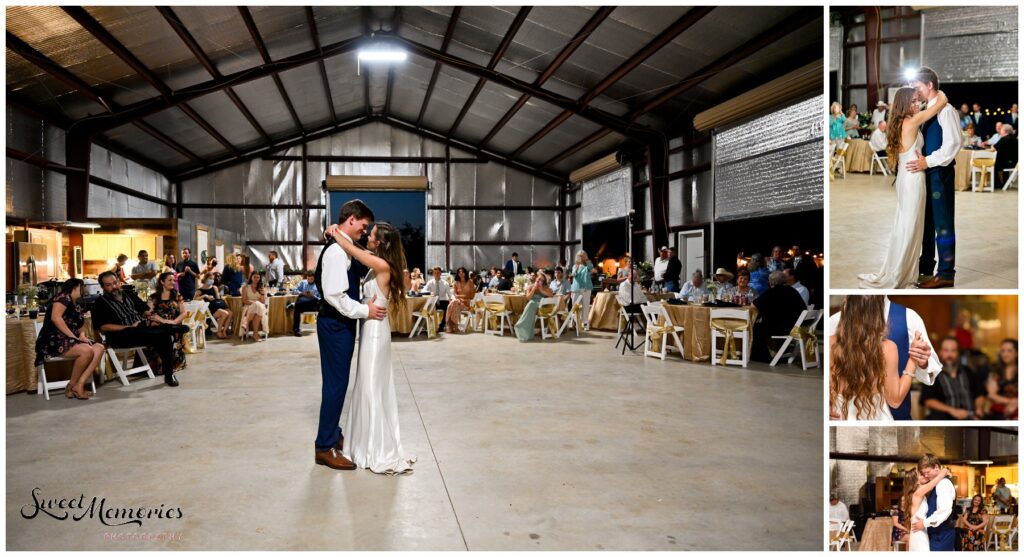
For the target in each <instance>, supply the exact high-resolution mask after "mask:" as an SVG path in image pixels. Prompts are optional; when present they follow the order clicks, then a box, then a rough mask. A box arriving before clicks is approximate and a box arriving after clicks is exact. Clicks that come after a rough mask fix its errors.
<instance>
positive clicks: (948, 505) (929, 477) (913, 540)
mask: <svg viewBox="0 0 1024 557" xmlns="http://www.w3.org/2000/svg"><path fill="white" fill-rule="evenodd" d="M954 499H956V488H955V487H953V482H952V481H951V480H950V477H949V470H948V469H946V468H942V467H941V466H939V459H937V458H935V455H933V454H926V455H924V456H923V457H921V460H919V461H918V463H917V466H916V467H914V468H911V469H910V470H908V471H907V472H906V473H905V474H904V476H903V501H902V504H901V505H900V510H901V511H902V513H903V517H904V519H903V523H900V520H899V517H895V516H894V517H893V526H894V527H896V528H898V529H900V530H903V531H904V532H906V533H907V548H908V549H909V550H910V551H954V550H955V549H956V548H955V544H954V540H955V539H956V527H955V523H956V517H954V516H953V501H954Z"/></svg>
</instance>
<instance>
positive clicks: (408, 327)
mask: <svg viewBox="0 0 1024 557" xmlns="http://www.w3.org/2000/svg"><path fill="white" fill-rule="evenodd" d="M426 303H427V296H416V297H413V296H407V297H406V298H405V307H403V308H400V309H399V310H398V312H397V313H393V314H391V315H388V322H389V323H390V324H391V332H392V333H402V334H406V335H407V334H409V333H411V332H412V323H413V319H412V313H413V312H414V311H419V310H421V309H423V306H424V305H425V304H426Z"/></svg>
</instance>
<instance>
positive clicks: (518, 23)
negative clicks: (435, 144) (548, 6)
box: [448, 6, 530, 135]
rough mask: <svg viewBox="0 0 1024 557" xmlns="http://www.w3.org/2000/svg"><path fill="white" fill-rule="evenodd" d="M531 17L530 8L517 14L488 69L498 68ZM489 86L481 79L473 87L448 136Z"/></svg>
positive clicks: (456, 128)
mask: <svg viewBox="0 0 1024 557" xmlns="http://www.w3.org/2000/svg"><path fill="white" fill-rule="evenodd" d="M529 15H530V6H523V7H522V8H519V13H517V14H516V18H515V19H514V20H512V25H510V26H509V28H508V31H506V32H505V35H504V36H503V37H502V38H501V43H499V44H498V48H497V49H496V50H495V51H494V54H493V55H491V60H490V62H488V63H487V69H488V70H493V69H494V68H496V67H497V66H498V62H500V61H501V59H502V58H503V57H504V56H505V52H506V51H507V50H508V47H509V46H510V45H511V44H512V39H514V38H515V36H516V33H518V32H519V28H520V27H522V26H523V23H525V22H526V17H527V16H529ZM486 84H487V80H486V79H484V78H482V77H481V78H479V79H477V81H476V86H475V87H473V92H472V93H470V94H469V98H467V99H466V102H465V103H463V105H462V110H460V111H459V115H458V116H457V117H456V118H455V122H454V123H452V126H451V128H449V129H448V135H454V134H455V131H456V130H458V129H459V124H461V123H462V119H463V118H465V117H466V114H467V113H468V112H469V109H470V107H471V106H473V103H474V102H476V98H477V96H479V95H480V91H483V89H484V85H486Z"/></svg>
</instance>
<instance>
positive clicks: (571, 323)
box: [558, 295, 583, 338]
mask: <svg viewBox="0 0 1024 557" xmlns="http://www.w3.org/2000/svg"><path fill="white" fill-rule="evenodd" d="M561 298H562V301H561V303H559V305H558V319H559V320H561V321H562V324H561V326H559V327H558V337H559V338H561V337H562V333H564V332H565V330H566V329H567V328H569V327H573V328H574V329H576V336H580V331H581V330H582V328H583V323H582V322H581V321H582V320H581V319H576V312H575V311H572V310H570V309H569V307H568V300H569V299H570V296H569V295H564V296H562V297H561Z"/></svg>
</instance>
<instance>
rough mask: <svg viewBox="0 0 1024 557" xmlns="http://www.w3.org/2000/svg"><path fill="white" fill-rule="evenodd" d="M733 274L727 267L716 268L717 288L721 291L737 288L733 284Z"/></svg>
mask: <svg viewBox="0 0 1024 557" xmlns="http://www.w3.org/2000/svg"><path fill="white" fill-rule="evenodd" d="M733 278H734V277H733V274H732V273H730V272H729V271H728V269H726V268H725V267H719V268H717V269H715V278H714V280H715V288H717V289H718V291H719V292H720V293H721V292H729V291H730V290H732V289H733V288H736V287H735V286H733V284H732V279H733Z"/></svg>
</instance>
